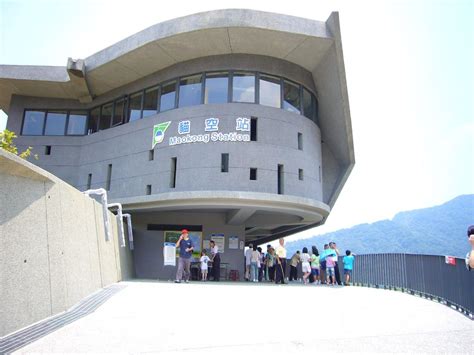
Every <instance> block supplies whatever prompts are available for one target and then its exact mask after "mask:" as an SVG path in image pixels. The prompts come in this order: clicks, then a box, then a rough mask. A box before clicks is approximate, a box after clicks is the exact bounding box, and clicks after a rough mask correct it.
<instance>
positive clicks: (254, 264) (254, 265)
mask: <svg viewBox="0 0 474 355" xmlns="http://www.w3.org/2000/svg"><path fill="white" fill-rule="evenodd" d="M259 259H260V253H259V252H258V251H257V246H256V245H254V246H253V250H252V254H251V255H250V278H251V279H252V281H253V282H258V263H259Z"/></svg>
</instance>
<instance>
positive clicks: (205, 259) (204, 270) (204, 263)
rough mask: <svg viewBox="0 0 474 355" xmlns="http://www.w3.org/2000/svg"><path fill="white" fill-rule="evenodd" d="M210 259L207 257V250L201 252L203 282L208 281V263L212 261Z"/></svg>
mask: <svg viewBox="0 0 474 355" xmlns="http://www.w3.org/2000/svg"><path fill="white" fill-rule="evenodd" d="M210 260H211V259H209V257H208V256H207V255H206V249H204V250H203V251H202V252H201V259H199V261H200V262H201V274H202V281H207V270H208V267H207V263H208V262H209V261H210Z"/></svg>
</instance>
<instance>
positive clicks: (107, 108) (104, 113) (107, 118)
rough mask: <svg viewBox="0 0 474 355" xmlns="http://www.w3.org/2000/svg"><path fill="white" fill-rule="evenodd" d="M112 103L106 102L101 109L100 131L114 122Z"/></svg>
mask: <svg viewBox="0 0 474 355" xmlns="http://www.w3.org/2000/svg"><path fill="white" fill-rule="evenodd" d="M112 108H113V105H112V103H109V104H105V105H103V106H102V109H101V110H100V120H99V131H102V130H104V129H108V128H110V124H111V122H112Z"/></svg>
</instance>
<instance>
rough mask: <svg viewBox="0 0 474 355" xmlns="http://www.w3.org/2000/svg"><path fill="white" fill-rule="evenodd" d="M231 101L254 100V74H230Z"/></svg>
mask: <svg viewBox="0 0 474 355" xmlns="http://www.w3.org/2000/svg"><path fill="white" fill-rule="evenodd" d="M232 101H233V102H252V103H254V102H255V75H254V74H252V73H234V74H233V76H232Z"/></svg>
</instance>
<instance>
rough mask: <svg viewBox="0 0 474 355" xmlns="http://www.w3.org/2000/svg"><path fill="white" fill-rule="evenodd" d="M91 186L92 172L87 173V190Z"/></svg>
mask: <svg viewBox="0 0 474 355" xmlns="http://www.w3.org/2000/svg"><path fill="white" fill-rule="evenodd" d="M91 186H92V174H89V175H87V190H90V189H91Z"/></svg>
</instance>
